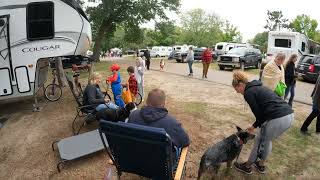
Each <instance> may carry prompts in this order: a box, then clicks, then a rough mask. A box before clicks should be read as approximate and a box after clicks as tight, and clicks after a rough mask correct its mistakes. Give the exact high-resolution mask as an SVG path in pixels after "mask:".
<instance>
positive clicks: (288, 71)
mask: <svg viewBox="0 0 320 180" xmlns="http://www.w3.org/2000/svg"><path fill="white" fill-rule="evenodd" d="M297 59H298V56H297V55H296V54H292V55H291V56H290V58H289V60H288V62H287V63H286V65H285V70H284V73H285V74H284V77H285V82H286V85H287V88H286V92H285V95H284V99H287V97H288V95H289V92H290V99H289V102H288V104H289V105H290V106H291V107H292V102H293V98H294V89H295V86H296V78H297V76H296V73H295V62H296V61H297Z"/></svg>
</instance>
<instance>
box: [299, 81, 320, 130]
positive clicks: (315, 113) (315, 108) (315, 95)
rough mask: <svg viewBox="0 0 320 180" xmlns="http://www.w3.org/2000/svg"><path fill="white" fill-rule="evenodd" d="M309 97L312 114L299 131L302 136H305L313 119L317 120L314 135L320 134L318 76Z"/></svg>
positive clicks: (319, 88) (319, 85)
mask: <svg viewBox="0 0 320 180" xmlns="http://www.w3.org/2000/svg"><path fill="white" fill-rule="evenodd" d="M311 97H312V112H311V113H310V114H309V116H308V117H307V119H306V120H305V121H304V123H303V125H302V127H301V129H300V130H301V132H302V133H303V134H307V132H308V127H309V125H310V124H311V122H312V121H313V119H314V118H317V124H316V133H317V134H320V76H318V79H317V83H316V85H315V86H314V89H313V91H312V94H311Z"/></svg>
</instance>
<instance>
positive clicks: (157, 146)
mask: <svg viewBox="0 0 320 180" xmlns="http://www.w3.org/2000/svg"><path fill="white" fill-rule="evenodd" d="M99 132H100V137H101V140H102V143H103V145H104V146H105V148H106V150H107V153H108V154H109V156H110V158H111V160H112V161H113V164H114V165H115V166H116V168H117V174H118V178H119V179H120V176H121V174H122V172H127V173H134V174H137V175H140V176H143V177H147V178H152V179H159V180H171V179H174V180H179V179H181V177H182V175H183V174H184V170H185V161H186V156H187V151H188V147H185V148H183V149H182V151H181V154H180V157H179V159H178V162H179V163H178V165H177V166H176V168H173V167H174V165H173V164H174V163H173V160H172V159H173V158H172V157H173V156H174V153H173V152H172V141H171V138H170V136H169V135H168V134H167V133H166V131H165V130H164V129H161V128H153V127H147V126H141V125H136V124H131V123H123V122H118V123H113V122H107V121H103V120H101V121H100V128H99ZM104 135H105V138H106V140H107V143H108V146H107V144H106V141H105V139H104Z"/></svg>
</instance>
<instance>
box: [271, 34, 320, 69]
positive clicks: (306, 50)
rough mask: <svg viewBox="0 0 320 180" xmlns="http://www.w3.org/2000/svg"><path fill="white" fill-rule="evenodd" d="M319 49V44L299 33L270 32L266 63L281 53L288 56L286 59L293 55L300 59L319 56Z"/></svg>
mask: <svg viewBox="0 0 320 180" xmlns="http://www.w3.org/2000/svg"><path fill="white" fill-rule="evenodd" d="M319 47H320V46H319V43H317V42H314V41H312V40H309V39H308V37H307V36H306V35H304V34H301V33H298V32H281V31H270V32H269V36H268V50H267V57H266V62H265V63H267V62H269V61H270V60H272V59H274V58H275V57H276V55H277V54H278V53H280V52H281V53H284V54H285V55H286V59H288V58H289V57H290V56H291V55H292V54H297V55H298V57H299V58H300V57H301V56H302V55H303V54H318V53H319Z"/></svg>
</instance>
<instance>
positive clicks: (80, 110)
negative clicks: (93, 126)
mask: <svg viewBox="0 0 320 180" xmlns="http://www.w3.org/2000/svg"><path fill="white" fill-rule="evenodd" d="M66 77H67V82H68V85H69V88H70V90H71V93H72V95H73V97H74V99H75V100H76V102H77V105H78V106H77V107H76V110H77V114H76V117H75V118H74V119H73V121H72V132H73V134H74V135H75V134H79V132H80V130H81V128H82V127H83V126H84V125H85V124H86V121H83V123H82V124H81V125H80V127H79V129H78V130H76V127H75V124H76V120H77V118H78V117H84V118H86V117H88V116H92V117H94V112H95V106H96V105H84V103H83V92H80V93H79V94H76V93H75V89H74V85H73V82H72V80H71V79H70V77H69V76H68V75H66Z"/></svg>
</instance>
